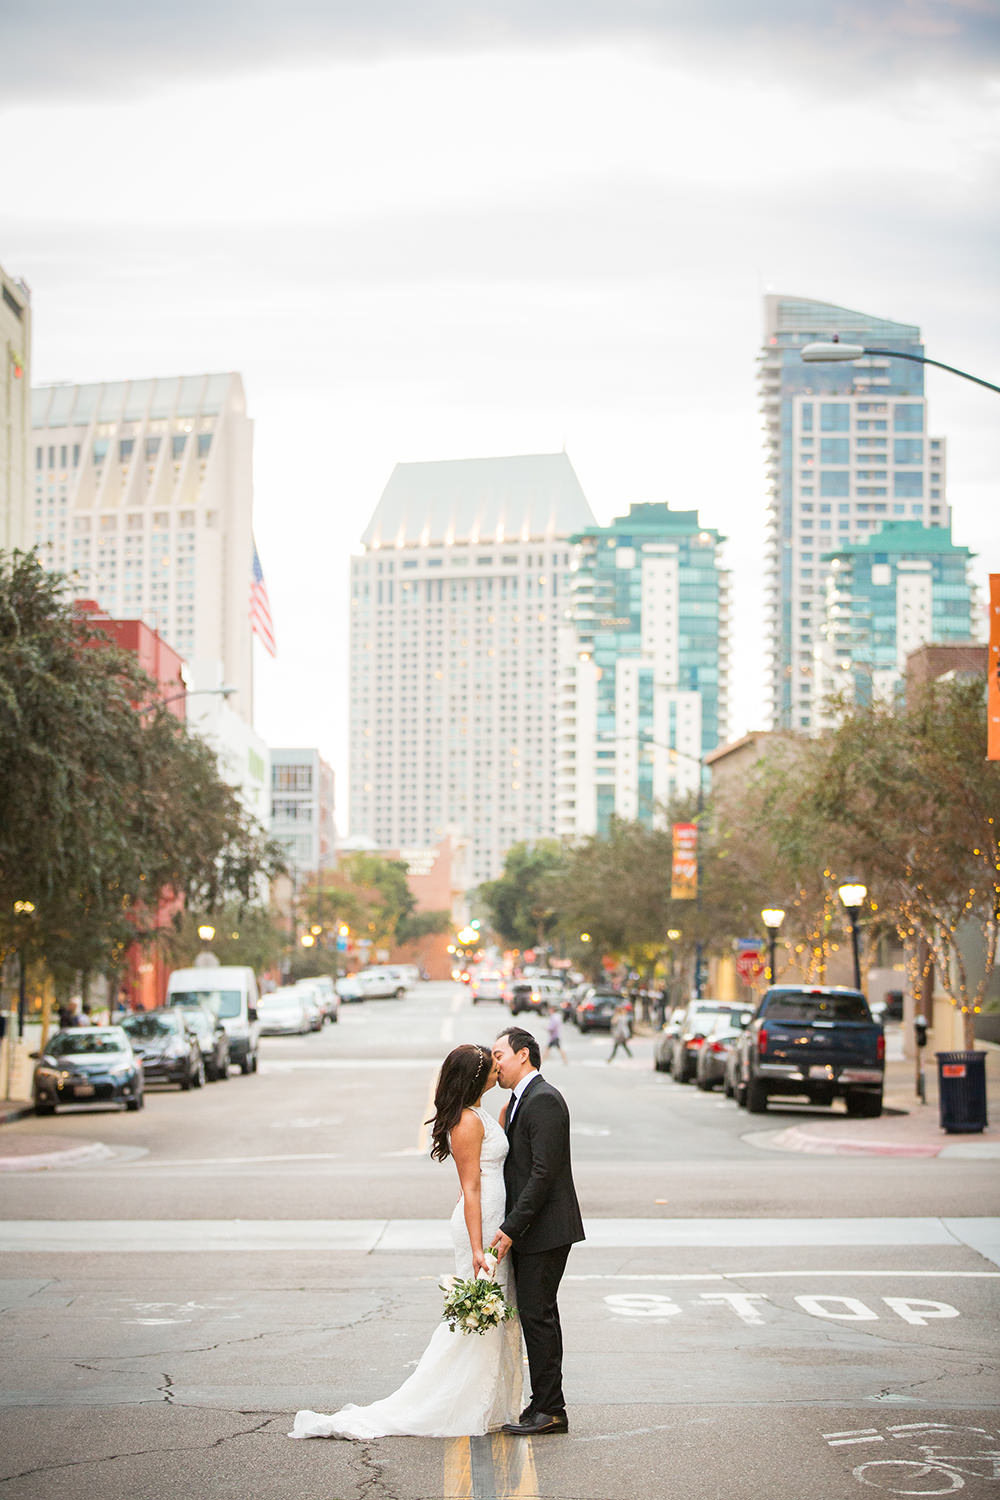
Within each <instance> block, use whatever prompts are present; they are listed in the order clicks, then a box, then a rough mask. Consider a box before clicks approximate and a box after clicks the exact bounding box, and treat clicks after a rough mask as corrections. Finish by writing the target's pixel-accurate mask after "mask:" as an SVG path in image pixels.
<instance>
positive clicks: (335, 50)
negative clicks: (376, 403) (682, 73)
mask: <svg viewBox="0 0 1000 1500" xmlns="http://www.w3.org/2000/svg"><path fill="white" fill-rule="evenodd" d="M6 10H7V14H6V15H5V16H4V18H3V20H2V23H0V28H2V37H3V44H4V53H5V59H6V64H5V69H4V87H5V92H6V96H7V98H8V99H12V98H14V97H16V96H21V97H24V96H25V95H29V96H35V97H37V96H39V95H46V96H51V95H56V96H77V97H79V96H88V95H102V94H104V93H105V92H106V91H107V90H108V89H109V88H113V89H114V90H116V91H117V92H118V93H119V94H120V93H121V92H122V91H124V92H125V93H133V94H137V93H141V92H143V91H144V90H146V89H148V88H149V87H155V86H156V85H157V84H158V83H160V82H162V81H164V80H168V79H169V80H174V81H175V80H177V79H178V78H179V77H188V78H192V79H193V78H198V77H202V76H205V75H216V76H225V75H230V74H234V73H242V72H249V71H256V70H258V69H260V68H261V67H264V66H273V65H279V66H280V65H289V64H291V65H296V64H300V63H301V62H303V61H304V60H309V61H311V62H323V61H345V60H352V59H354V60H356V59H371V58H374V57H379V56H382V57H396V56H400V55H406V54H412V53H415V52H417V53H419V52H423V53H428V54H455V53H469V52H482V51H496V50H520V49H524V48H533V49H539V48H540V49H550V48H552V47H558V48H560V49H565V48H567V47H574V46H590V45H593V44H595V43H596V44H599V45H604V44H612V45H634V46H639V47H642V48H648V49H651V50H654V51H657V52H660V53H662V54H663V55H664V57H665V58H666V59H667V60H669V61H672V62H675V63H683V62H684V61H693V62H695V63H702V64H703V63H705V62H711V63H712V64H713V65H714V66H716V67H717V68H721V69H723V70H730V69H737V70H744V71H747V70H753V71H759V74H760V76H761V77H762V78H771V79H773V78H774V77H775V76H776V75H778V74H780V73H783V72H784V71H785V70H792V71H793V72H799V73H802V72H807V73H808V72H811V73H812V74H813V75H814V77H815V84H816V87H817V89H822V90H823V91H826V92H830V91H832V92H838V93H842V92H848V93H849V92H852V91H855V90H860V91H864V90H867V89H870V88H876V87H878V88H884V87H887V86H891V85H892V84H894V83H897V84H898V83H903V84H908V83H911V82H912V81H913V80H915V79H917V78H927V77H932V76H933V77H936V78H938V79H943V78H947V77H949V76H960V77H961V76H966V75H968V76H980V77H986V76H990V75H993V76H996V74H997V72H998V65H1000V13H998V10H997V7H996V5H995V4H994V0H882V3H879V4H877V5H875V4H872V0H753V3H751V0H699V3H697V4H692V3H691V0H541V3H540V0H506V3H503V4H496V3H486V0H425V3H422V4H420V5H414V4H413V3H412V0H282V3H278V0H172V3H167V4H163V5H158V6H155V7H146V6H142V5H137V4H136V3H135V0H92V3H90V4H87V5H81V4H80V3H79V0H33V3H32V4H31V5H17V6H15V5H14V4H13V0H6Z"/></svg>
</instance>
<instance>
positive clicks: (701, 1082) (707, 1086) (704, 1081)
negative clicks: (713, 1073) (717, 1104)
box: [695, 1078, 713, 1094]
mask: <svg viewBox="0 0 1000 1500" xmlns="http://www.w3.org/2000/svg"><path fill="white" fill-rule="evenodd" d="M695 1083H697V1085H698V1087H699V1088H700V1089H701V1091H702V1093H703V1094H707V1093H710V1092H711V1089H712V1086H713V1085H712V1080H711V1079H710V1078H696V1079H695Z"/></svg>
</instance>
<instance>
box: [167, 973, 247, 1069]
mask: <svg viewBox="0 0 1000 1500" xmlns="http://www.w3.org/2000/svg"><path fill="white" fill-rule="evenodd" d="M257 1000H258V992H257V976H256V974H255V973H254V971H253V969H250V968H247V967H246V965H244V964H223V965H216V966H214V967H213V968H204V969H175V970H174V972H173V973H172V974H171V975H170V977H169V979H168V980H167V1004H168V1005H186V1004H190V1005H207V1006H208V1008H209V1010H211V1011H214V1013H215V1014H216V1015H217V1016H218V1018H219V1020H220V1021H221V1022H222V1024H223V1026H224V1027H225V1028H226V1035H227V1036H228V1037H229V1061H230V1062H231V1063H239V1065H240V1071H241V1072H243V1073H256V1071H257V1043H258V1041H259V1039H260V1027H259V1026H258V1024H257Z"/></svg>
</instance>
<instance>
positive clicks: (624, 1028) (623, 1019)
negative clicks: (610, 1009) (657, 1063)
mask: <svg viewBox="0 0 1000 1500" xmlns="http://www.w3.org/2000/svg"><path fill="white" fill-rule="evenodd" d="M631 1035H632V1022H631V1020H630V1018H629V1013H628V1007H627V1006H626V1005H624V1004H622V1005H617V1006H616V1007H615V1010H614V1014H613V1015H612V1017H611V1040H612V1041H613V1042H614V1046H613V1047H612V1049H611V1056H610V1057H609V1058H608V1062H614V1060H615V1053H616V1052H617V1051H618V1048H619V1047H622V1048H623V1049H624V1051H625V1055H626V1057H631V1056H632V1053H631V1051H630V1050H629V1045H628V1039H629V1037H630V1036H631Z"/></svg>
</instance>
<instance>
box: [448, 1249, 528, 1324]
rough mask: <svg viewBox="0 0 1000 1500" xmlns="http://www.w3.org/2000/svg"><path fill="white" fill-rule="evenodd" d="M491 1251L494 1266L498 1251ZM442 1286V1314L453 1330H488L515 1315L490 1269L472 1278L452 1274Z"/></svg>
mask: <svg viewBox="0 0 1000 1500" xmlns="http://www.w3.org/2000/svg"><path fill="white" fill-rule="evenodd" d="M488 1253H489V1254H491V1255H492V1256H493V1261H494V1267H493V1269H494V1270H495V1269H496V1255H495V1252H493V1251H489V1252H488ZM446 1282H447V1283H448V1284H446ZM440 1286H441V1290H442V1291H443V1292H444V1294H445V1296H444V1311H443V1312H442V1314H441V1316H442V1317H443V1318H444V1320H445V1322H446V1323H447V1324H448V1326H449V1327H450V1328H451V1331H452V1332H453V1333H454V1332H455V1330H456V1329H458V1331H459V1332H460V1333H479V1334H483V1333H487V1332H488V1331H489V1330H490V1329H491V1328H499V1326H500V1324H501V1323H505V1322H506V1321H507V1319H508V1318H510V1317H513V1315H514V1308H513V1307H511V1305H510V1303H509V1302H507V1300H506V1299H505V1297H504V1295H503V1293H502V1292H501V1290H500V1288H499V1287H498V1286H497V1284H496V1282H495V1281H494V1280H493V1277H492V1276H491V1275H490V1274H489V1273H488V1272H483V1271H480V1272H479V1274H478V1276H476V1277H475V1278H474V1279H471V1280H463V1279H462V1278H461V1277H458V1276H449V1277H447V1278H446V1280H445V1281H442V1282H441V1283H440Z"/></svg>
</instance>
